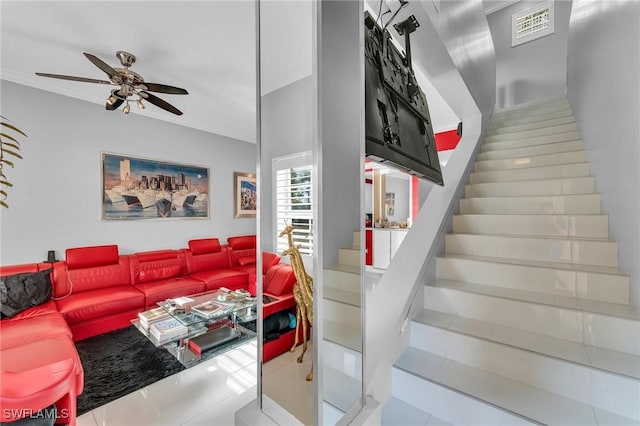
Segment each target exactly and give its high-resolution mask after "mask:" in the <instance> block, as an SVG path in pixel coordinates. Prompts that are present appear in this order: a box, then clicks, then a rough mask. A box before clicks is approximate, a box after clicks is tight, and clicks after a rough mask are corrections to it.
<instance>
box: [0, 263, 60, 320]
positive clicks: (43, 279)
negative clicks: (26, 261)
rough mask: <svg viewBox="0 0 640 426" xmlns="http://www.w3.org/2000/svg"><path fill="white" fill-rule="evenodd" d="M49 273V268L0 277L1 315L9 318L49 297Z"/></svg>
mask: <svg viewBox="0 0 640 426" xmlns="http://www.w3.org/2000/svg"><path fill="white" fill-rule="evenodd" d="M50 275H51V271H50V270H44V271H39V272H26V273H23V274H15V275H6V276H3V277H0V312H2V316H3V317H6V318H11V317H13V316H14V315H16V314H18V313H20V312H22V311H24V310H26V309H28V308H31V307H33V306H37V305H40V304H42V303H44V302H46V301H48V300H49V299H51V294H52V291H53V287H52V285H51V278H50Z"/></svg>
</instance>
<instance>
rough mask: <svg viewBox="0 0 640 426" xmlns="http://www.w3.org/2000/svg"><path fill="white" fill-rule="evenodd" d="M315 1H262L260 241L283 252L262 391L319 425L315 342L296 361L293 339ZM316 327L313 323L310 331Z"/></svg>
mask: <svg viewBox="0 0 640 426" xmlns="http://www.w3.org/2000/svg"><path fill="white" fill-rule="evenodd" d="M312 6H313V2H311V1H296V2H292V1H272V0H268V1H260V2H259V8H260V86H261V101H260V104H261V105H260V117H261V119H260V121H261V125H260V133H261V137H260V144H259V149H258V150H259V153H260V154H259V157H260V158H259V161H260V165H259V176H258V182H259V187H260V206H259V209H260V213H259V242H260V248H261V250H262V251H263V252H265V251H266V252H272V253H276V254H277V255H278V256H280V257H281V258H280V262H279V263H278V264H277V265H275V266H272V267H271V268H269V270H268V271H266V273H265V274H264V275H263V283H262V290H263V302H264V303H263V346H262V364H261V368H260V369H259V371H261V389H262V395H261V397H267V398H269V399H271V400H273V401H274V402H275V403H277V404H278V405H279V406H280V407H282V408H284V409H286V410H287V411H288V412H289V413H291V414H292V415H293V416H295V417H296V418H297V419H298V420H299V421H300V422H301V423H303V424H306V425H313V424H316V422H315V420H314V410H315V403H314V401H315V397H314V390H315V389H314V387H315V382H314V381H307V380H305V379H306V376H307V374H308V373H309V371H310V369H311V365H312V362H313V358H314V356H313V349H314V345H313V343H312V342H311V341H309V342H308V347H307V351H306V353H305V354H304V357H303V358H302V359H301V361H302V362H301V363H298V362H297V359H298V358H299V357H300V355H301V353H302V346H303V345H299V346H297V347H295V346H294V344H295V339H296V337H298V342H299V343H302V342H303V330H302V325H303V324H304V322H303V321H302V319H301V321H300V322H297V318H296V298H295V297H294V289H295V286H297V283H298V281H299V280H298V277H297V275H299V269H298V268H297V267H296V268H294V267H293V266H294V265H295V262H292V260H294V261H295V260H296V259H297V254H299V255H300V258H301V260H302V262H303V263H302V264H303V265H305V266H304V267H305V270H306V272H307V273H308V274H309V275H311V276H313V273H312V272H313V270H312V266H313V221H312V216H313V207H314V206H313V203H312V202H311V200H312V196H313V194H312V191H311V188H312V183H313V175H312V168H313V167H312V166H313V155H312V154H311V150H312V145H313V144H312V141H313V134H314V132H313V128H312V125H313V111H314V105H313V103H314V102H315V96H314V90H315V82H314V78H315V77H314V76H313V72H312V61H311V58H312V52H313V46H312V34H311V31H312V28H313V25H312V22H311V19H312ZM287 226H291V227H293V229H292V231H291V233H290V234H289V235H287V234H283V235H282V236H280V234H281V233H282V231H283V230H285V228H286V227H287ZM289 236H290V237H291V240H289V238H288V237H289ZM290 242H291V243H293V245H294V246H296V247H297V248H298V250H294V251H293V252H291V254H292V255H294V258H293V259H292V258H291V256H289V255H287V254H286V253H287V252H288V251H290V250H289V249H290ZM296 271H298V274H296ZM296 294H297V295H298V296H299V295H300V294H299V292H296ZM297 325H299V326H300V327H298V328H299V330H298V331H297V332H296V326H297ZM311 331H312V329H311V328H310V327H309V328H308V329H307V332H308V335H309V336H310V335H311ZM291 349H294V350H295V352H290V350H291Z"/></svg>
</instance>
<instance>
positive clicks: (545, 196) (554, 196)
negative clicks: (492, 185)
mask: <svg viewBox="0 0 640 426" xmlns="http://www.w3.org/2000/svg"><path fill="white" fill-rule="evenodd" d="M594 195H600V193H599V192H589V193H586V194H560V195H500V196H490V197H464V198H461V200H476V199H478V200H489V199H492V198H493V199H496V200H501V199H503V198H504V199H508V200H513V199H514V198H527V199H531V198H537V199H543V198H568V197H582V198H584V197H593V196H594ZM556 214H564V215H565V216H572V215H576V214H578V213H556ZM587 214H598V213H587ZM599 215H602V213H599Z"/></svg>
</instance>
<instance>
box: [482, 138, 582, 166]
mask: <svg viewBox="0 0 640 426" xmlns="http://www.w3.org/2000/svg"><path fill="white" fill-rule="evenodd" d="M582 149H583V145H582V141H581V140H573V141H566V142H556V143H551V144H546V145H534V146H525V147H521V148H510V149H503V150H500V151H486V152H480V153H478V158H477V159H478V161H484V160H503V159H507V158H518V157H525V156H527V155H544V154H555V153H561V152H571V151H580V150H582Z"/></svg>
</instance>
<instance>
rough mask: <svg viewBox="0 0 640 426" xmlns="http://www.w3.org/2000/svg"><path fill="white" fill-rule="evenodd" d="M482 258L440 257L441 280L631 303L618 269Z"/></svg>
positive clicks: (439, 271)
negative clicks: (605, 269) (570, 266)
mask: <svg viewBox="0 0 640 426" xmlns="http://www.w3.org/2000/svg"><path fill="white" fill-rule="evenodd" d="M498 260H500V261H499V262H498V261H496V259H495V258H494V259H492V258H488V257H478V256H455V255H449V256H447V257H438V258H437V259H436V265H437V268H436V269H437V277H438V278H443V279H447V280H455V281H463V282H470V283H475V284H482V285H487V286H494V287H502V288H510V289H515V290H525V291H531V292H537V293H545V294H549V295H556V296H567V297H574V298H581V299H586V300H594V301H599V302H609V303H616V304H623V305H627V304H629V276H627V275H624V274H622V273H620V272H618V271H617V270H616V271H614V272H610V271H607V272H596V271H589V270H580V269H577V270H576V269H571V268H568V267H567V265H556V264H548V265H545V266H542V265H526V264H521V263H520V264H518V263H509V262H508V261H509V259H498Z"/></svg>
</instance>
